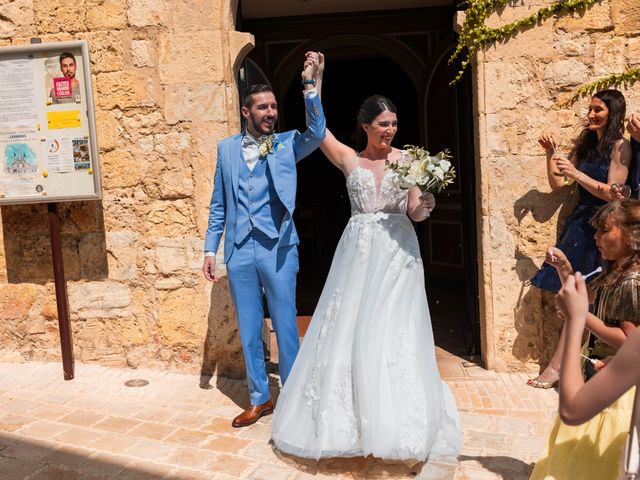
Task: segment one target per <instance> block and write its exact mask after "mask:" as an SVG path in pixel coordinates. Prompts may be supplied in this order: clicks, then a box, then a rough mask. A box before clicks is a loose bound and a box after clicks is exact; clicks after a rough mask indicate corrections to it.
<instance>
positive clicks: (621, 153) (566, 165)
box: [556, 139, 631, 202]
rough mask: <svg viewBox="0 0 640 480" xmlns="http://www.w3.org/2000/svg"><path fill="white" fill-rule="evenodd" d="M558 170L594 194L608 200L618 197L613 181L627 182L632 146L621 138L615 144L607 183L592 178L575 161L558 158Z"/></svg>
mask: <svg viewBox="0 0 640 480" xmlns="http://www.w3.org/2000/svg"><path fill="white" fill-rule="evenodd" d="M556 164H557V166H558V170H559V171H560V172H562V173H564V174H565V175H567V176H568V177H570V178H573V179H574V180H575V181H576V182H578V183H579V184H580V186H582V187H583V188H584V189H586V190H587V191H588V192H589V193H591V194H592V195H595V196H596V197H598V198H600V199H602V200H605V201H607V202H609V201H611V200H615V199H616V198H618V196H617V195H616V192H615V191H614V190H613V189H612V188H611V184H613V183H619V184H622V183H625V182H626V181H627V175H628V174H629V165H630V164H631V146H630V144H629V142H628V141H627V140H624V139H622V140H619V141H617V142H616V143H615V144H614V145H613V149H612V151H611V164H610V166H609V176H608V177H607V183H606V184H605V183H602V182H599V181H597V180H595V179H593V178H591V177H590V176H589V175H587V174H586V173H583V172H581V171H580V170H578V169H577V168H576V166H575V159H574V162H569V161H568V160H563V159H559V160H556Z"/></svg>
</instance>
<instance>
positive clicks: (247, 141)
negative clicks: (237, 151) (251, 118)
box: [242, 133, 260, 148]
mask: <svg viewBox="0 0 640 480" xmlns="http://www.w3.org/2000/svg"><path fill="white" fill-rule="evenodd" d="M258 145H260V141H259V140H256V139H255V138H253V137H252V136H251V135H249V134H248V133H245V135H244V137H242V146H243V147H256V148H258Z"/></svg>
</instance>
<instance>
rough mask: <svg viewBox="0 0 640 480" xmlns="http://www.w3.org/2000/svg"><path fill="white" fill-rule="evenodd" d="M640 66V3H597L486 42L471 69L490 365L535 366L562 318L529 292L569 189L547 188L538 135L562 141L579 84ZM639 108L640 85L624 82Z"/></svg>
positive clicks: (569, 131)
mask: <svg viewBox="0 0 640 480" xmlns="http://www.w3.org/2000/svg"><path fill="white" fill-rule="evenodd" d="M550 3H551V1H540V0H536V1H527V2H522V3H518V4H517V5H516V6H515V7H507V8H505V9H504V10H502V11H501V12H499V13H497V14H495V15H493V16H492V17H491V18H490V19H489V24H490V26H500V25H504V24H507V23H510V22H512V21H514V20H516V19H518V18H522V17H525V16H528V15H530V14H532V13H534V12H535V11H537V10H538V9H539V8H540V7H542V6H545V5H548V4H550ZM639 64H640V3H638V1H637V0H603V1H602V2H600V3H598V4H596V5H595V6H594V7H592V8H591V9H589V10H588V11H587V12H586V13H584V14H583V15H579V14H574V15H566V14H565V15H560V16H558V17H556V18H552V19H548V20H547V21H545V22H543V23H541V24H540V25H538V26H536V27H535V28H532V29H530V30H527V31H524V32H522V33H520V34H518V35H517V36H516V37H514V38H512V39H510V40H509V41H507V42H505V43H501V44H498V45H495V46H491V47H489V48H487V49H486V50H485V51H484V52H482V53H481V54H480V55H479V58H478V62H477V66H476V68H475V70H474V85H475V89H476V102H477V103H476V107H477V118H476V122H477V123H476V134H477V171H478V172H479V178H478V192H479V193H478V229H479V246H478V247H479V252H480V258H481V260H480V290H481V317H482V318H483V321H484V325H483V329H482V330H483V338H482V345H483V354H484V357H485V361H486V364H487V365H488V366H489V367H490V368H493V369H497V370H508V369H533V368H536V367H537V364H538V363H542V364H544V363H545V362H547V361H548V358H549V356H550V353H551V351H552V349H553V348H554V347H555V344H556V340H557V334H558V330H559V328H560V323H559V322H558V320H557V319H556V316H555V313H554V308H553V297H552V295H550V294H545V293H542V292H541V291H539V290H537V289H535V288H532V287H530V286H528V285H527V284H526V281H527V280H528V279H529V278H531V276H533V274H534V273H535V272H536V270H537V268H538V267H539V266H540V265H541V263H542V260H543V259H544V252H545V250H546V248H547V246H549V245H553V244H554V243H555V241H556V236H557V235H558V233H559V231H558V228H559V227H560V228H561V225H562V219H563V217H564V216H566V215H567V214H568V213H569V212H570V211H571V209H572V207H573V202H574V201H575V190H574V189H573V188H569V187H567V188H565V189H564V190H565V191H562V192H557V193H552V192H551V191H550V188H549V186H548V183H547V179H546V164H545V157H544V155H543V151H542V149H541V148H540V147H539V146H538V143H537V139H538V136H539V135H540V133H541V132H542V131H543V130H545V129H547V130H550V131H552V132H554V134H555V136H556V138H558V139H560V142H561V143H562V144H565V145H568V144H569V142H570V140H571V139H572V138H573V137H575V136H576V134H577V133H578V132H579V130H580V128H581V121H582V120H584V119H585V118H586V113H587V112H586V108H587V105H588V102H589V99H588V98H584V99H582V100H579V101H578V102H577V103H575V104H574V105H572V106H570V107H562V106H560V105H561V104H562V102H563V100H565V99H566V98H568V96H570V94H571V92H572V91H574V90H575V89H576V88H577V87H578V86H580V85H581V84H583V83H586V82H589V81H592V80H595V79H597V78H598V77H601V76H605V75H608V74H611V73H619V72H623V71H625V70H627V69H628V68H631V67H637V66H638V65H639ZM621 90H622V91H623V93H624V94H625V97H626V99H627V111H628V112H630V111H633V110H635V111H638V110H640V91H639V90H638V86H637V85H635V86H627V87H626V88H621Z"/></svg>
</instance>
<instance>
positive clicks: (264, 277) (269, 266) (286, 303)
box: [227, 229, 300, 405]
mask: <svg viewBox="0 0 640 480" xmlns="http://www.w3.org/2000/svg"><path fill="white" fill-rule="evenodd" d="M297 273H298V249H297V246H296V245H287V246H282V247H279V246H278V239H270V238H269V237H267V236H266V235H264V234H263V233H262V232H261V231H260V230H257V229H253V230H252V232H251V234H250V235H249V236H248V237H247V238H245V239H244V240H243V241H242V243H240V244H239V245H234V252H233V254H232V255H231V258H229V261H228V263H227V274H228V276H229V283H230V285H231V295H232V296H233V302H234V304H235V306H236V312H237V317H238V328H239V330H240V340H241V342H242V351H243V353H244V359H245V364H246V368H247V383H248V386H249V395H250V398H251V404H252V405H260V404H263V403H265V402H267V401H268V400H269V398H271V394H270V392H269V381H268V378H267V374H266V371H265V364H264V349H263V347H262V325H263V322H264V309H263V306H262V291H263V289H264V293H265V296H266V298H267V305H268V307H269V313H270V315H271V321H272V322H273V328H274V330H275V332H276V339H277V342H278V358H279V370H280V378H281V380H282V383H283V384H284V382H285V381H286V379H287V377H288V376H289V372H290V371H291V367H292V366H293V362H294V360H295V358H296V355H297V353H298V348H299V343H300V341H299V337H298V326H297V323H296V275H297Z"/></svg>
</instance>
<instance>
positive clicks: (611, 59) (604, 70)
mask: <svg viewBox="0 0 640 480" xmlns="http://www.w3.org/2000/svg"><path fill="white" fill-rule="evenodd" d="M626 47H627V41H626V39H625V38H620V37H616V38H611V39H606V40H597V41H596V44H595V52H594V56H593V57H594V58H593V67H592V68H593V74H594V75H596V76H608V75H611V74H612V73H622V72H624V71H625V70H626V68H627V65H626V62H625V53H626Z"/></svg>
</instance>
